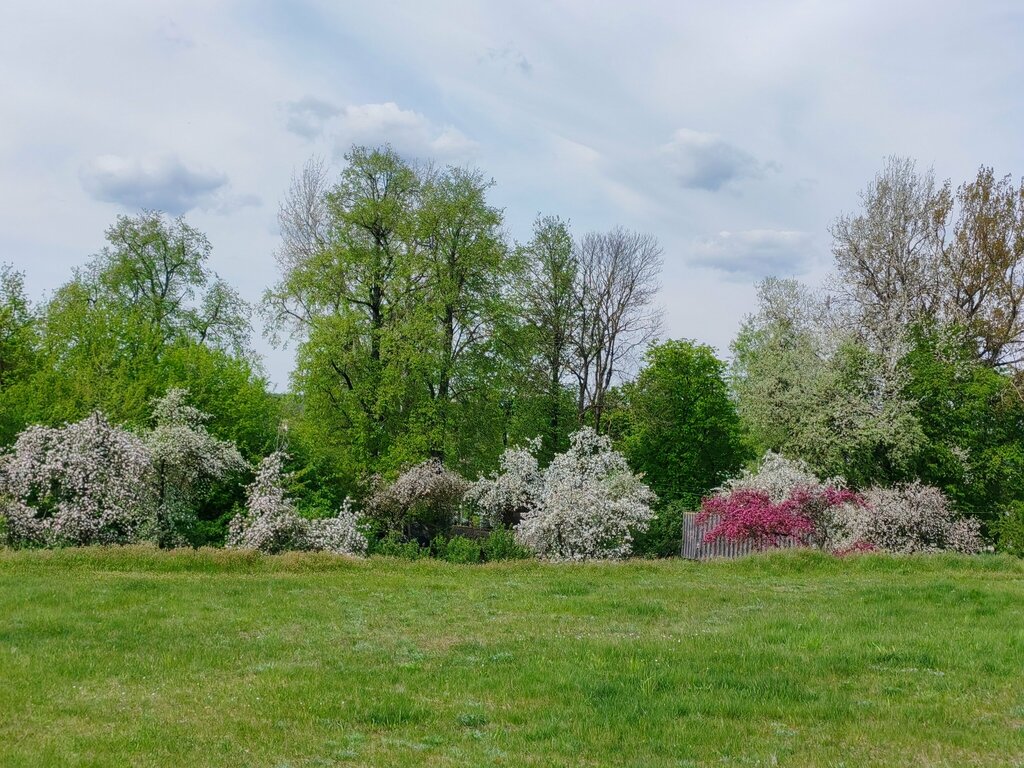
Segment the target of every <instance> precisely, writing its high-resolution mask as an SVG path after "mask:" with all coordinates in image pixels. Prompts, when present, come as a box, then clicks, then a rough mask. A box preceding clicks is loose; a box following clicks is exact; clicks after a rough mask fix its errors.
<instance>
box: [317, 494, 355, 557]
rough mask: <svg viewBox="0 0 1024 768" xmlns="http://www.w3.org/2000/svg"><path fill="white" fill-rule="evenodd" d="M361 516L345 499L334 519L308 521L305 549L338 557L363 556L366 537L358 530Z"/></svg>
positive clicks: (349, 501)
mask: <svg viewBox="0 0 1024 768" xmlns="http://www.w3.org/2000/svg"><path fill="white" fill-rule="evenodd" d="M360 522H361V516H360V515H359V514H358V513H357V512H355V511H354V510H353V509H352V501H351V500H350V499H345V501H344V502H343V503H342V505H341V509H340V510H338V514H337V515H335V516H334V517H324V518H320V519H317V520H310V521H308V523H307V528H306V534H305V547H304V548H305V549H310V550H313V551H316V552H333V553H335V554H338V555H365V554H366V536H365V535H364V534H363V532H362V531H361V530H359V524H360Z"/></svg>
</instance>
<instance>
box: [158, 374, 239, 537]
mask: <svg viewBox="0 0 1024 768" xmlns="http://www.w3.org/2000/svg"><path fill="white" fill-rule="evenodd" d="M187 397H188V391H187V390H184V389H170V390H168V391H167V394H166V395H164V396H163V397H161V398H158V399H157V400H156V401H155V402H154V404H153V422H154V425H153V429H152V430H150V431H149V432H148V433H146V434H145V435H144V436H143V440H144V442H145V444H146V447H147V449H148V450H149V453H150V456H151V457H152V461H153V467H154V471H155V483H156V487H155V493H156V497H157V504H158V517H159V522H160V531H159V532H158V536H159V538H160V539H161V543H162V544H178V543H181V539H180V533H179V529H180V528H182V527H184V526H186V525H187V524H188V521H189V520H190V518H191V515H192V514H194V509H195V507H196V505H197V504H198V503H199V502H201V501H202V499H203V498H204V497H206V496H207V495H208V494H209V493H210V492H211V491H212V490H213V488H214V487H215V486H216V485H217V484H219V483H222V482H224V481H225V480H227V479H228V478H230V477H232V476H233V475H238V474H240V473H242V472H245V471H246V470H247V469H248V468H249V464H248V462H246V461H245V459H243V458H242V454H241V453H239V451H238V448H237V447H236V446H235V444H234V443H232V442H230V441H228V440H219V439H217V438H216V437H214V436H213V435H211V434H210V433H209V432H208V431H207V429H206V426H205V423H206V421H207V420H208V419H209V418H210V417H209V415H208V414H205V413H203V412H202V411H200V410H199V409H198V408H194V407H192V406H190V405H188V404H187V403H186V399H187Z"/></svg>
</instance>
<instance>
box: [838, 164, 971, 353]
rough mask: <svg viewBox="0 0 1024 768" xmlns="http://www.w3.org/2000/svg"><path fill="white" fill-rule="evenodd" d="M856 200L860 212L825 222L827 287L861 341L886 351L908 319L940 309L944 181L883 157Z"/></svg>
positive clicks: (896, 342) (897, 342)
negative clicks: (829, 266) (832, 266)
mask: <svg viewBox="0 0 1024 768" xmlns="http://www.w3.org/2000/svg"><path fill="white" fill-rule="evenodd" d="M861 203H862V206H863V210H862V212H861V213H859V214H857V215H855V216H850V215H844V216H840V217H839V218H838V219H837V220H836V222H835V224H834V225H833V226H832V230H831V232H832V238H833V247H832V251H833V254H834V255H835V260H836V267H837V268H838V280H837V281H836V284H835V286H834V289H835V293H836V294H837V296H838V298H839V300H840V304H841V305H844V306H843V308H845V309H846V310H847V311H848V312H849V313H850V314H851V315H852V319H853V320H854V321H855V322H856V323H857V325H858V328H859V330H860V331H861V332H862V333H863V334H864V335H865V337H866V340H867V341H868V342H869V343H870V344H871V345H872V346H875V347H878V348H880V349H881V350H891V349H893V348H894V347H898V346H899V345H900V342H901V340H902V334H903V331H904V330H905V328H906V327H907V326H908V325H909V324H911V323H914V322H917V321H919V320H921V319H925V318H930V317H934V316H936V314H937V313H939V312H940V311H941V307H942V291H943V286H944V284H945V282H946V279H945V274H944V267H943V256H942V254H943V245H944V239H945V231H946V220H947V218H948V216H949V211H950V207H951V196H950V188H949V182H945V183H943V184H941V185H938V184H936V182H935V177H934V174H933V172H932V171H931V170H928V171H925V172H924V173H919V172H918V170H917V166H916V164H915V163H914V161H913V160H908V159H905V158H900V157H890V158H889V159H888V160H887V162H886V164H885V167H884V168H883V169H882V171H881V172H880V173H878V174H877V175H876V176H875V178H874V181H873V182H872V183H871V184H870V185H869V186H868V187H867V189H865V190H864V191H863V192H862V193H861ZM888 356H889V355H887V357H888Z"/></svg>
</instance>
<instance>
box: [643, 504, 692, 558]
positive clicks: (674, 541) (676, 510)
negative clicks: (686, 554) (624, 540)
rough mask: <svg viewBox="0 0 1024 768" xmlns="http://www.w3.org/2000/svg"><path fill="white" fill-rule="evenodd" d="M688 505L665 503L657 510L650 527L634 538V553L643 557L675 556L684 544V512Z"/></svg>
mask: <svg viewBox="0 0 1024 768" xmlns="http://www.w3.org/2000/svg"><path fill="white" fill-rule="evenodd" d="M685 512H686V505H685V504H683V503H681V502H673V503H669V504H664V505H662V506H661V508H660V509H658V510H657V511H655V513H654V519H653V520H651V525H650V527H649V528H648V529H647V530H646V531H644V532H643V533H638V534H637V536H636V538H635V539H634V540H633V554H635V555H638V556H641V557H674V556H675V555H678V554H679V552H680V550H681V549H682V544H683V514H684V513H685Z"/></svg>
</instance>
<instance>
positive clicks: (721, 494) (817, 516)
mask: <svg viewBox="0 0 1024 768" xmlns="http://www.w3.org/2000/svg"><path fill="white" fill-rule="evenodd" d="M863 504H864V500H863V499H862V498H861V497H860V496H859V495H857V494H855V493H853V492H851V491H849V490H847V489H846V488H845V487H844V483H843V480H842V478H832V479H829V480H826V481H824V482H823V481H821V480H819V479H818V477H817V476H816V475H815V474H814V473H813V472H812V471H811V470H810V468H809V467H808V465H807V464H806V463H804V462H803V461H800V460H795V459H788V458H786V457H785V456H781V455H779V454H777V453H773V452H771V451H769V452H768V453H766V454H765V455H764V457H763V458H762V459H761V462H760V465H759V466H758V468H757V470H756V471H754V472H751V471H750V470H744V471H743V473H742V474H740V476H739V477H736V478H733V479H731V480H729V481H727V482H726V483H724V484H723V485H722V487H721V488H719V489H718V491H717V492H716V493H715V494H714V495H712V496H709V497H708V498H706V499H705V500H704V502H703V503H702V505H701V512H700V515H699V516H698V518H697V522H698V523H701V524H703V523H708V522H710V523H712V526H711V528H710V530H709V531H708V532H707V533H706V534H705V537H704V540H705V541H707V542H711V541H715V540H716V539H718V538H726V539H728V540H730V541H753V542H755V544H756V545H757V546H758V547H759V548H762V549H763V548H767V547H774V546H778V545H779V543H780V541H781V540H783V539H786V538H795V539H799V540H801V541H803V542H805V543H808V544H809V543H811V542H812V541H814V542H815V543H817V544H819V545H821V546H824V547H829V548H830V547H831V546H832V541H833V539H834V537H835V535H836V531H837V529H838V528H839V527H840V523H839V522H838V519H839V517H840V516H841V515H843V514H844V513H846V511H847V510H849V509H850V508H854V507H859V506H862V505H863Z"/></svg>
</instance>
